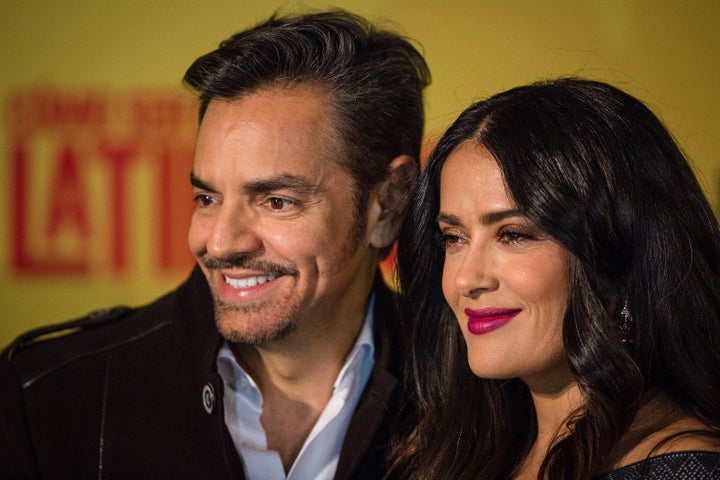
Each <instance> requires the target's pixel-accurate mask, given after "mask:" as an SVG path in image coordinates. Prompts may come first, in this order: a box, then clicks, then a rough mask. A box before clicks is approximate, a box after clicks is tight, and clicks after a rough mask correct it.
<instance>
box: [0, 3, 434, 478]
mask: <svg viewBox="0 0 720 480" xmlns="http://www.w3.org/2000/svg"><path fill="white" fill-rule="evenodd" d="M185 82H186V83H187V84H188V85H189V86H190V87H191V88H193V89H194V90H195V91H197V92H198V94H199V97H200V126H199V130H198V136H197V145H196V151H195V158H194V164H193V169H192V172H191V174H190V180H191V184H192V187H193V191H194V197H195V200H196V202H197V208H196V210H195V213H194V215H193V219H192V224H191V227H190V233H189V245H190V248H191V250H192V251H193V253H194V255H195V257H196V258H197V263H198V266H197V267H196V268H195V270H194V271H193V273H192V274H191V275H190V277H189V279H188V280H187V281H186V282H185V283H184V284H183V285H181V286H180V287H179V288H178V290H176V291H175V292H172V293H170V294H168V295H167V296H165V297H163V298H161V299H159V300H157V301H156V302H154V303H152V304H150V305H148V306H146V307H143V308H139V309H134V310H133V309H126V308H120V309H113V310H111V311H108V312H103V313H96V314H91V315H90V316H89V317H87V318H84V319H81V320H78V321H75V322H72V323H69V324H65V325H62V326H59V327H53V328H52V331H54V332H56V336H54V337H53V338H51V339H41V338H39V337H40V335H42V334H44V333H47V332H48V331H49V330H50V329H43V330H40V331H35V332H31V333H29V334H26V335H24V336H22V337H20V338H19V339H18V340H17V341H16V342H15V343H14V344H13V345H11V346H10V347H9V348H8V349H6V350H5V352H4V353H3V357H2V362H0V389H2V392H3V393H2V400H1V402H2V404H1V405H0V422H2V423H0V425H2V433H0V438H1V439H2V445H0V447H1V451H0V465H2V469H3V471H5V472H7V473H8V474H9V475H10V476H15V477H43V478H213V479H222V478H249V479H258V478H261V479H276V478H282V479H284V478H288V479H302V480H306V479H313V478H317V479H331V478H337V479H340V478H364V479H367V478H380V477H382V474H383V468H384V455H385V453H386V451H387V446H388V442H389V432H390V421H391V420H392V419H393V416H395V415H396V414H397V411H396V405H395V403H394V402H393V395H394V393H395V390H396V388H395V386H396V383H397V377H396V375H397V374H398V367H399V359H398V358H396V352H397V351H398V350H399V348H398V346H397V344H395V345H393V342H394V341H395V340H394V339H393V336H394V335H393V334H394V332H395V330H396V329H397V327H398V320H399V319H398V318H397V314H396V310H395V306H394V298H393V296H392V294H391V293H390V292H389V291H388V289H387V288H386V287H385V285H384V284H383V282H382V279H381V278H380V276H379V274H378V271H377V264H378V260H379V259H380V258H382V256H383V255H385V254H386V253H387V251H388V250H389V248H390V246H391V245H392V243H393V241H394V239H395V236H396V233H397V230H398V227H399V223H400V220H401V217H402V213H403V211H404V209H405V203H406V198H407V194H408V193H409V191H410V189H411V188H412V185H413V183H414V180H415V178H416V175H417V169H418V164H417V158H418V156H419V148H420V141H421V137H422V123H423V113H422V112H423V108H422V90H423V88H424V87H425V86H426V85H427V83H428V82H429V72H428V70H427V66H426V65H425V63H424V61H423V59H422V57H421V55H420V54H419V53H418V52H417V51H416V50H415V49H414V48H413V47H412V46H411V45H410V44H409V43H408V42H407V41H406V40H404V39H402V38H401V37H399V36H398V35H396V34H393V33H391V32H387V31H381V30H377V29H376V28H374V27H373V26H372V25H370V24H369V23H368V22H366V21H365V20H363V19H362V18H359V17H357V16H354V15H351V14H348V13H346V12H342V11H333V12H328V13H320V14H311V15H305V16H298V17H288V18H271V19H270V20H268V21H267V22H265V23H263V24H260V25H258V26H256V27H254V28H252V29H250V30H247V31H244V32H241V33H238V34H236V35H235V36H233V37H231V38H230V39H228V40H226V41H225V42H223V43H222V44H221V45H220V47H219V48H218V49H217V50H215V51H213V52H211V53H208V54H207V55H204V56H203V57H200V58H199V59H198V60H196V61H195V63H194V64H193V65H192V66H191V67H190V69H189V70H188V71H187V73H186V75H185ZM70 330H74V331H72V332H71V331H70ZM58 332H59V335H58Z"/></svg>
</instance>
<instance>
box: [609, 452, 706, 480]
mask: <svg viewBox="0 0 720 480" xmlns="http://www.w3.org/2000/svg"><path fill="white" fill-rule="evenodd" d="M640 479H643V480H685V479H688V480H689V479H693V480H720V451H700V450H685V451H676V452H670V453H663V454H661V455H657V456H654V457H650V458H646V459H644V460H640V461H638V462H635V463H632V464H630V465H626V466H623V467H620V468H618V469H617V470H613V471H612V472H608V473H605V474H603V475H601V476H600V477H598V479H597V480H640Z"/></svg>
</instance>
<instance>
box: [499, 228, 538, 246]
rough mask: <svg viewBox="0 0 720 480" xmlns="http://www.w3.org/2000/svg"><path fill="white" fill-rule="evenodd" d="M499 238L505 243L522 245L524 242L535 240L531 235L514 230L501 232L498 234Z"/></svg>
mask: <svg viewBox="0 0 720 480" xmlns="http://www.w3.org/2000/svg"><path fill="white" fill-rule="evenodd" d="M498 237H499V238H500V241H501V242H503V243H520V242H522V241H524V240H532V239H533V237H532V236H530V235H527V234H525V233H520V232H516V231H512V230H506V231H501V232H500V233H498Z"/></svg>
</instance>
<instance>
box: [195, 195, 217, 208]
mask: <svg viewBox="0 0 720 480" xmlns="http://www.w3.org/2000/svg"><path fill="white" fill-rule="evenodd" d="M195 201H196V202H197V203H198V204H199V205H200V206H203V207H207V206H208V205H212V204H213V203H215V200H214V199H213V197H211V196H210V195H206V194H204V193H200V194H198V195H195Z"/></svg>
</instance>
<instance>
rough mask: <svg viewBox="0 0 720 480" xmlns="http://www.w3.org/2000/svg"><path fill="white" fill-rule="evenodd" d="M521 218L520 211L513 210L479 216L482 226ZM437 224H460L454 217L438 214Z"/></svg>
mask: <svg viewBox="0 0 720 480" xmlns="http://www.w3.org/2000/svg"><path fill="white" fill-rule="evenodd" d="M517 216H523V213H522V211H521V210H519V209H517V208H513V209H511V210H498V211H496V212H488V213H484V214H482V215H480V223H481V224H483V225H492V224H493V223H497V222H500V221H502V220H505V219H506V218H511V217H517ZM436 220H437V221H438V222H443V223H447V224H448V225H452V226H460V225H462V222H461V221H460V219H459V218H458V217H456V216H455V215H451V214H447V213H442V212H440V213H439V214H438V216H437V219H436Z"/></svg>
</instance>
